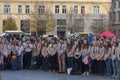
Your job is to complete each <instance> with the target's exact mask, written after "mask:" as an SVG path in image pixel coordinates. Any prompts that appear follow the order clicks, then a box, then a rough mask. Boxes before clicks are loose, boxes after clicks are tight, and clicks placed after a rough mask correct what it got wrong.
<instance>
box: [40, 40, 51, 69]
mask: <svg viewBox="0 0 120 80" xmlns="http://www.w3.org/2000/svg"><path fill="white" fill-rule="evenodd" d="M41 54H42V69H43V70H45V71H48V70H49V59H48V56H49V55H48V44H47V42H45V43H44V44H43V45H42V50H41Z"/></svg>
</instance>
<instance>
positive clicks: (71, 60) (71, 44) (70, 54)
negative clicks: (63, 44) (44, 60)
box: [67, 39, 76, 74]
mask: <svg viewBox="0 0 120 80" xmlns="http://www.w3.org/2000/svg"><path fill="white" fill-rule="evenodd" d="M67 43H68V44H67V61H68V70H69V69H71V70H70V73H69V72H68V74H74V73H75V72H76V71H75V70H76V69H75V61H74V51H75V45H74V41H73V40H72V39H69V40H68V42H67Z"/></svg>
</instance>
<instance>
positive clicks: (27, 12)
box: [25, 5, 30, 14]
mask: <svg viewBox="0 0 120 80" xmlns="http://www.w3.org/2000/svg"><path fill="white" fill-rule="evenodd" d="M25 13H26V14H29V13H30V6H29V5H26V9H25Z"/></svg>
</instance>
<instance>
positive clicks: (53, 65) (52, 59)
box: [48, 39, 57, 72]
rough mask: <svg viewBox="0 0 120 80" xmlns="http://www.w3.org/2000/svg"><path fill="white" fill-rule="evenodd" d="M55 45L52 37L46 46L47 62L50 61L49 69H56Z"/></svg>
mask: <svg viewBox="0 0 120 80" xmlns="http://www.w3.org/2000/svg"><path fill="white" fill-rule="evenodd" d="M56 52H57V45H56V41H55V40H54V39H52V41H51V44H49V46H48V54H49V62H50V71H53V72H55V71H57V54H56Z"/></svg>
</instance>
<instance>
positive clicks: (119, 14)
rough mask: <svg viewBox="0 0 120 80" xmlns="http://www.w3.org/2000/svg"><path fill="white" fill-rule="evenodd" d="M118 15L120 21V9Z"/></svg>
mask: <svg viewBox="0 0 120 80" xmlns="http://www.w3.org/2000/svg"><path fill="white" fill-rule="evenodd" d="M118 17H119V18H118V20H119V21H120V11H118Z"/></svg>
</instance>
